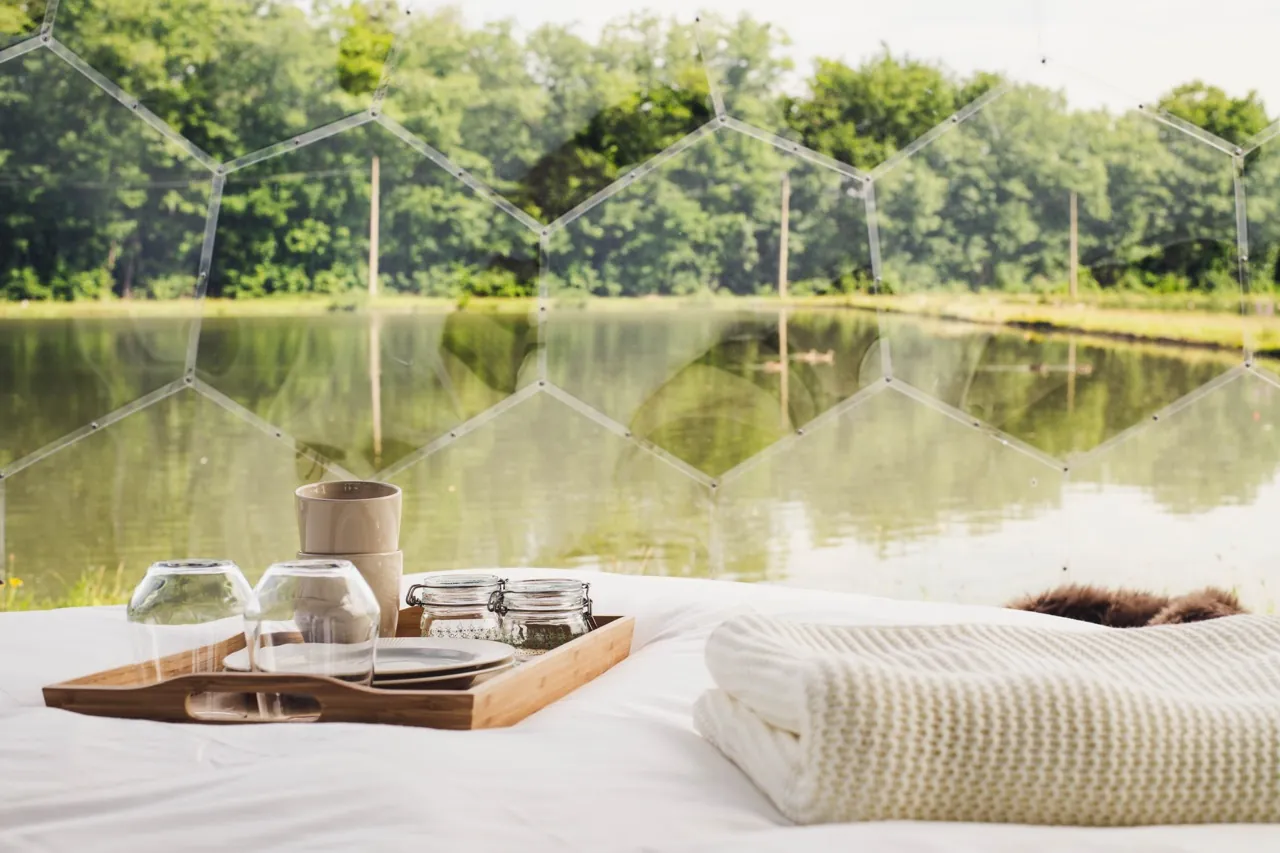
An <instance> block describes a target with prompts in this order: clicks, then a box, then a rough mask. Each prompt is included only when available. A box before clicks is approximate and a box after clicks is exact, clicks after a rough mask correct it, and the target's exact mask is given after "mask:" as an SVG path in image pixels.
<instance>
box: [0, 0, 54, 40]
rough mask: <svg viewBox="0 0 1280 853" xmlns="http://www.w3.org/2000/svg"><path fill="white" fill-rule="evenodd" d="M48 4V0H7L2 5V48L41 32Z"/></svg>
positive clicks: (0, 12)
mask: <svg viewBox="0 0 1280 853" xmlns="http://www.w3.org/2000/svg"><path fill="white" fill-rule="evenodd" d="M47 5H48V4H47V3H46V0H5V3H4V4H2V5H0V49H3V48H5V47H7V46H9V45H11V44H13V43H14V42H18V41H22V40H23V39H26V38H30V37H31V36H33V35H36V34H37V33H39V32H40V26H41V25H42V24H43V23H44V13H45V9H46V8H47Z"/></svg>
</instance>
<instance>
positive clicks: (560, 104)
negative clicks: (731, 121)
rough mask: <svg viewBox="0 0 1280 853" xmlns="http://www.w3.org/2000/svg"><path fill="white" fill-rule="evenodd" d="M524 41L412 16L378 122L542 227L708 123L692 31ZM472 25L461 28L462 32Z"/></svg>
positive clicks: (434, 8) (445, 7)
mask: <svg viewBox="0 0 1280 853" xmlns="http://www.w3.org/2000/svg"><path fill="white" fill-rule="evenodd" d="M533 17H535V18H536V19H538V20H539V21H540V23H539V25H537V26H531V27H529V28H527V29H521V28H518V27H516V26H515V25H514V24H513V22H511V21H494V22H489V23H487V25H485V26H475V25H474V24H475V23H476V22H467V21H464V19H463V17H462V14H461V10H460V9H459V8H457V7H456V6H455V5H453V4H438V3H419V4H415V5H414V8H413V14H412V15H411V16H410V18H409V23H408V26H407V28H406V30H405V33H404V36H403V39H402V41H401V43H400V46H399V56H398V60H397V63H396V70H395V75H394V78H393V81H392V84H391V87H390V89H389V91H388V95H387V100H386V102H385V105H384V109H385V110H386V112H387V115H389V116H391V117H392V118H394V119H395V120H397V121H399V122H401V123H403V124H404V126H405V127H407V128H409V129H410V130H411V131H413V132H414V133H415V134H417V135H418V136H420V137H421V138H422V139H423V140H425V141H426V142H427V143H428V144H430V145H432V146H433V147H435V148H436V149H438V150H440V151H441V152H443V153H444V154H445V155H446V156H448V157H449V158H450V159H451V160H452V161H453V162H455V163H457V164H458V165H459V166H461V167H463V168H465V169H467V170H468V171H470V172H471V173H472V174H474V175H475V176H476V177H478V178H480V179H481V180H484V181H486V182H487V183H489V184H490V185H491V186H493V187H496V188H497V189H498V190H499V191H501V192H502V193H503V194H504V195H505V196H506V197H507V198H508V199H510V200H511V201H512V202H513V203H514V204H516V206H518V207H520V208H521V209H523V210H525V211H526V212H528V213H529V214H530V215H532V216H534V217H537V218H539V219H542V220H543V221H551V220H552V219H555V218H556V217H558V216H560V215H561V214H563V213H565V212H566V211H568V210H570V209H571V208H573V207H574V206H575V205H577V204H578V203H580V202H582V201H584V200H586V199H587V198H589V197H590V196H591V195H592V194H593V193H595V192H597V191H599V190H601V189H603V188H604V187H606V186H608V185H609V184H610V183H612V182H613V181H614V180H616V179H618V178H620V177H621V176H622V175H623V174H624V173H625V172H626V171H627V170H628V169H630V168H631V167H633V166H635V165H637V164H639V163H641V162H643V161H645V160H647V159H649V158H650V157H652V156H653V155H655V154H657V153H658V152H659V151H662V150H663V149H665V148H667V147H668V146H669V145H671V144H672V143H674V142H676V141H677V140H679V139H680V138H681V137H683V136H684V135H686V134H687V133H689V132H690V131H693V130H695V129H696V128H697V127H699V126H700V125H702V124H704V123H705V122H706V121H707V120H708V119H710V118H711V116H712V106H711V101H710V96H709V92H708V87H707V78H706V74H705V73H704V71H703V69H702V66H701V63H700V62H699V60H698V55H697V47H696V41H695V38H694V33H693V28H692V22H686V23H679V22H673V21H669V20H664V19H662V18H659V17H657V16H651V15H648V16H646V15H637V16H634V17H631V18H626V17H623V18H620V19H618V20H617V21H615V22H613V23H610V24H608V25H606V26H605V27H604V29H603V31H602V32H601V33H600V35H599V38H598V39H596V38H591V39H588V38H584V37H583V36H582V35H579V33H578V32H577V30H576V29H575V28H574V27H573V26H572V25H571V22H565V23H560V22H543V18H542V15H540V14H539V15H535V16H533ZM469 23H470V24H472V25H470V26H469V25H468V24H469Z"/></svg>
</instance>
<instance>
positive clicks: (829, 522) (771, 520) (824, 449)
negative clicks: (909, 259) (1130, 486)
mask: <svg viewBox="0 0 1280 853" xmlns="http://www.w3.org/2000/svg"><path fill="white" fill-rule="evenodd" d="M1062 479H1063V476H1062V472H1061V471H1060V470H1058V469H1056V468H1053V467H1050V466H1048V465H1046V464H1045V463H1044V462H1042V461H1040V460H1038V459H1036V458H1033V457H1031V456H1029V455H1027V454H1025V453H1023V452H1021V451H1018V450H1017V449H1014V448H1011V447H1008V446H1006V445H1004V444H1002V443H1001V442H999V441H998V440H994V439H992V438H991V437H990V436H988V435H986V434H984V433H983V432H981V431H979V430H975V429H972V428H971V427H968V426H965V425H964V424H961V423H958V422H957V421H956V420H954V419H953V418H951V417H948V416H947V415H945V414H942V413H940V412H938V411H935V410H933V409H931V408H929V407H928V406H925V405H922V404H920V403H917V402H915V401H914V400H911V399H910V398H908V397H906V396H905V395H903V394H899V393H897V392H895V391H894V390H893V389H892V386H889V387H887V388H886V390H884V391H882V392H880V393H878V394H876V395H875V396H874V397H872V398H870V399H868V400H865V401H863V402H862V403H861V404H860V405H858V406H856V407H855V408H853V409H852V410H850V411H848V412H846V413H843V414H841V415H840V416H839V417H838V418H836V420H835V421H834V422H828V423H824V424H822V425H820V426H818V427H815V428H814V429H813V430H811V431H809V432H807V433H806V434H805V435H804V437H803V438H802V439H801V440H799V441H796V442H795V443H794V444H792V445H791V446H789V447H787V448H786V449H784V450H781V451H779V452H777V453H774V454H771V455H770V456H768V457H767V458H766V459H763V460H762V461H760V462H759V463H757V464H755V465H753V466H751V467H750V468H748V469H746V470H745V471H744V473H742V474H741V476H731V477H729V478H726V480H725V482H724V484H723V486H722V487H721V489H720V493H719V495H718V500H719V505H718V520H719V523H720V525H721V529H723V530H724V531H726V534H725V536H724V547H725V552H726V553H725V571H726V573H727V574H728V575H729V576H733V577H737V576H744V577H747V578H759V579H764V578H767V579H769V580H776V581H781V582H786V583H794V584H798V585H802V586H813V587H818V588H824V589H843V590H849V591H856V592H862V593H867V594H877V595H890V596H895V597H905V598H921V597H923V598H936V599H939V600H950V601H955V600H960V601H972V602H980V603H986V604H992V603H998V602H999V601H1001V600H1003V599H1004V598H1006V597H1009V596H1012V595H1015V594H1018V593H1022V592H1029V591H1035V590H1038V589H1039V588H1040V587H1043V586H1045V585H1046V584H1051V583H1054V582H1056V581H1057V580H1058V579H1059V576H1060V575H1061V574H1062V567H1063V565H1065V563H1064V560H1065V556H1066V543H1065V536H1066V529H1065V526H1064V523H1063V521H1064V519H1063V516H1062V512H1061V508H1060V499H1061V485H1062Z"/></svg>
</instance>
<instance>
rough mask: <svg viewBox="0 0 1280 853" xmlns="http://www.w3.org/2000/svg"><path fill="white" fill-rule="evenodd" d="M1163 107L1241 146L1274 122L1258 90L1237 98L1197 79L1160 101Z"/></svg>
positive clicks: (1177, 88) (1175, 89)
mask: <svg viewBox="0 0 1280 853" xmlns="http://www.w3.org/2000/svg"><path fill="white" fill-rule="evenodd" d="M1160 108H1161V109H1163V110H1165V111H1167V112H1169V113H1170V114H1172V115H1175V116H1177V117H1178V118H1180V119H1183V120H1184V121H1189V122H1191V123H1192V124H1194V125H1196V126H1197V127H1202V128H1204V129H1205V130H1207V131H1209V132H1210V133H1212V134H1215V135H1217V136H1220V137H1222V138H1223V139H1225V140H1227V141H1229V142H1235V143H1237V144H1239V143H1243V142H1245V141H1246V140H1247V139H1249V138H1250V137H1251V136H1253V135H1254V134H1256V133H1259V132H1260V131H1262V129H1263V128H1265V127H1266V126H1267V125H1269V124H1270V123H1271V120H1270V119H1269V118H1267V110H1266V106H1265V105H1264V104H1263V103H1262V98H1261V97H1260V96H1259V95H1258V93H1257V91H1256V90H1253V89H1250V90H1249V94H1247V95H1245V96H1244V97H1243V98H1233V97H1231V96H1230V95H1228V94H1227V93H1226V92H1224V91H1222V90H1221V89H1219V88H1218V87H1217V86H1210V85H1208V84H1206V83H1203V82H1202V81H1200V80H1194V81H1192V82H1190V83H1185V84H1183V85H1181V86H1178V87H1176V88H1174V89H1173V90H1172V91H1171V92H1169V93H1168V94H1166V95H1165V96H1164V97H1162V98H1161V99H1160Z"/></svg>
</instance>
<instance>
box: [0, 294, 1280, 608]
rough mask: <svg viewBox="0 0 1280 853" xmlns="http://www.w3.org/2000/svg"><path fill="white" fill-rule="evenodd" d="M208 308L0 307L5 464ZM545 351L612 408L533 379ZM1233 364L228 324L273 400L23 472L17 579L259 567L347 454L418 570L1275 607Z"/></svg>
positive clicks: (568, 380) (1252, 429)
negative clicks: (1081, 586)
mask: <svg viewBox="0 0 1280 853" xmlns="http://www.w3.org/2000/svg"><path fill="white" fill-rule="evenodd" d="M190 332H191V321H190V320H185V319H147V320H134V319H111V320H102V319H76V320H59V321H0V467H3V466H12V463H13V462H15V461H16V460H19V459H21V458H23V457H25V456H27V455H29V454H31V453H33V452H35V451H37V450H39V449H40V448H41V447H42V446H45V445H47V444H48V443H49V442H52V441H54V440H56V439H58V438H59V437H60V436H63V435H65V434H66V433H68V432H70V431H72V430H75V429H78V428H81V427H84V426H85V425H86V424H88V423H90V422H92V421H94V420H95V419H97V418H101V417H102V416H103V415H104V414H106V413H108V412H110V411H112V410H114V409H116V408H118V407H120V406H123V405H125V404H127V403H128V402H130V401H131V400H134V399H137V398H139V397H141V396H143V395H145V394H147V393H150V392H153V391H156V390H157V389H159V388H162V387H164V386H165V385H166V384H167V383H170V382H173V381H174V380H180V379H181V378H182V376H183V365H184V358H185V355H186V352H187V345H188V339H189V335H190ZM784 352H785V357H784ZM540 358H545V360H546V371H547V377H548V379H549V380H550V382H551V383H552V384H553V385H554V386H556V387H559V388H562V389H564V390H565V391H567V392H568V393H569V394H570V395H573V397H575V398H577V399H578V400H581V401H582V402H585V403H586V404H588V405H589V406H590V407H591V408H592V409H594V410H596V411H598V412H600V413H602V414H603V415H604V416H605V418H604V419H600V418H595V419H593V418H592V417H590V416H589V415H588V413H584V411H583V410H582V409H581V407H575V406H574V405H572V401H571V400H569V401H566V400H565V399H562V398H560V397H558V396H557V395H555V394H553V393H545V389H541V388H538V386H537V382H538V379H537V372H538V362H539V359H540ZM1238 363H1239V359H1238V358H1237V357H1235V356H1234V354H1230V353H1211V352H1206V351H1198V350H1180V349H1174V348H1161V347H1153V346H1147V345H1136V344H1126V343H1116V342H1106V341H1098V340H1096V339H1076V338H1072V337H1068V336H1044V335H1038V334H1030V333H1023V332H1016V331H1010V330H995V329H990V328H985V327H977V326H971V325H960V324H944V323H935V322H925V321H917V320H910V319H905V318H890V317H884V318H877V317H876V316H875V315H874V314H869V313H864V312H856V311H840V310H829V311H791V312H789V313H787V314H785V315H784V314H781V313H779V312H778V311H776V310H771V311H767V312H764V311H751V310H728V309H712V308H707V309H690V308H681V309H678V310H661V309H655V310H653V311H652V312H636V311H634V310H629V311H626V312H621V311H585V310H583V311H572V310H564V311H560V312H553V313H552V316H551V319H550V320H549V321H548V323H547V324H546V326H545V328H544V329H543V330H542V332H541V336H540V333H539V329H538V327H537V323H536V320H534V319H532V318H529V317H526V316H524V315H512V314H481V313H473V312H463V313H453V314H435V315H433V314H414V315H393V314H385V315H358V314H335V315H325V316H319V317H314V316H313V317H293V318H275V317H272V318H235V319H226V318H207V319H206V320H205V321H204V323H203V325H202V328H201V331H200V337H199V362H198V369H197V377H198V379H199V381H200V382H202V383H207V386H208V387H210V388H212V389H216V391H217V392H219V393H220V394H221V395H225V397H226V398H229V399H230V400H233V401H235V402H237V403H239V404H240V405H241V406H243V407H245V408H246V409H247V410H248V411H249V412H252V413H253V415H254V416H256V418H253V417H250V418H245V417H242V416H241V415H240V414H239V413H237V412H236V411H233V410H231V409H229V408H227V407H224V406H221V405H219V404H218V403H217V402H215V401H214V400H212V399H210V397H209V396H206V395H201V394H198V393H196V392H195V391H192V390H184V391H180V392H178V393H177V394H175V395H173V396H170V397H168V398H166V399H164V400H163V401H162V402H160V403H158V404H156V405H154V406H151V407H149V408H147V409H145V410H143V411H140V412H137V413H135V414H133V415H131V416H130V417H128V418H125V419H124V420H122V421H120V422H118V423H115V424H112V425H110V426H106V427H103V428H101V429H100V430H98V431H95V432H93V433H92V434H91V435H89V437H87V438H85V439H84V440H82V441H80V442H79V443H77V444H75V445H74V446H72V447H70V448H68V449H65V450H62V451H60V452H58V453H55V454H53V455H51V456H49V457H48V458H45V459H42V460H41V461H40V462H38V463H36V464H35V465H33V466H31V467H29V468H25V469H24V470H21V471H19V472H18V473H16V474H12V475H11V476H8V477H6V478H5V479H4V480H3V481H2V483H3V495H4V504H3V506H4V516H3V517H4V520H5V524H4V528H3V529H4V538H3V541H4V553H5V556H6V572H7V573H8V575H9V576H11V577H20V578H22V579H23V580H24V589H26V590H28V591H33V592H35V593H36V594H38V595H40V596H43V597H45V598H47V599H49V600H56V599H57V598H58V597H59V596H61V595H64V594H65V593H66V591H67V590H68V588H69V587H70V586H71V585H72V584H74V583H75V582H76V579H77V578H80V577H81V575H82V574H83V573H84V572H85V571H86V570H87V569H89V568H91V567H98V566H106V567H108V568H109V569H110V570H112V571H114V570H115V568H116V567H119V566H123V568H122V569H121V571H122V572H123V573H124V575H125V576H126V579H127V580H128V581H129V582H130V583H131V582H132V580H133V579H134V578H136V577H138V576H140V575H141V573H142V571H144V570H145V568H146V566H147V564H148V563H149V562H151V561H152V560H154V559H159V558H162V557H169V556H180V555H188V554H192V555H194V554H200V555H211V556H222V555H227V556H231V557H232V558H234V559H236V560H237V561H238V562H240V563H241V565H243V566H244V567H245V568H246V569H247V570H248V572H249V574H250V575H252V576H256V575H257V574H258V573H260V572H261V570H262V569H263V568H264V567H265V566H266V564H267V563H269V562H270V561H272V560H275V559H280V558H283V557H288V556H290V555H291V554H292V551H293V550H294V549H295V548H296V532H295V529H294V522H293V517H292V496H291V492H292V490H293V488H294V487H295V486H296V485H297V484H299V483H302V482H307V481H311V480H315V479H318V478H320V477H324V476H341V475H342V474H343V472H349V473H350V474H352V475H354V476H358V477H372V476H375V475H380V476H386V477H389V478H390V479H391V480H392V481H394V482H396V483H399V484H401V485H403V486H404V487H405V489H406V505H405V515H406V518H405V521H406V523H405V535H404V541H403V546H404V548H405V550H406V553H407V561H408V563H409V570H413V571H426V570H432V569H444V568H459V567H493V566H516V565H541V566H564V567H599V568H604V569H609V570H614V571H627V572H636V573H655V574H688V575H717V576H725V577H734V578H738V579H744V580H769V581H774V582H781V583H793V584H802V585H810V586H821V587H826V588H833V589H847V590H859V591H865V592H868V593H875V594H887V595H895V596H911V597H925V598H933V599H939V600H962V601H983V602H992V603H994V602H998V601H1000V600H1002V599H1003V598H1005V597H1006V596H1008V595H1011V594H1015V593H1018V592H1021V591H1025V590H1031V589H1037V588H1040V587H1043V586H1046V585H1048V584H1052V583H1056V582H1059V581H1061V580H1064V579H1071V580H1083V581H1106V582H1121V581H1123V582H1129V583H1133V584H1137V585H1142V586H1146V587H1154V588H1169V589H1181V588H1186V587H1187V586H1189V585H1192V584H1197V583H1206V582H1214V583H1221V584H1224V585H1228V586H1237V587H1239V588H1240V589H1241V591H1242V592H1244V593H1245V595H1246V596H1247V597H1248V598H1249V599H1250V600H1251V601H1252V602H1254V603H1255V604H1257V605H1259V606H1263V607H1265V606H1267V605H1269V604H1270V602H1271V601H1272V594H1271V592H1270V587H1269V586H1268V583H1269V581H1270V580H1271V579H1272V578H1273V577H1274V576H1275V571H1276V570H1275V569H1274V568H1273V567H1275V566H1277V565H1280V561H1277V557H1280V554H1278V553H1277V551H1280V547H1277V545H1276V544H1275V542H1276V537H1275V536H1274V534H1273V533H1272V532H1271V529H1270V528H1271V524H1272V522H1273V520H1274V519H1275V518H1277V517H1280V515H1278V514H1277V513H1278V512H1280V475H1278V469H1280V430H1277V429H1276V426H1277V424H1280V387H1277V385H1275V384H1272V382H1271V381H1270V374H1265V373H1237V374H1233V375H1230V376H1228V379H1227V380H1226V381H1223V380H1222V377H1223V376H1224V375H1226V374H1227V373H1228V371H1230V370H1231V369H1232V368H1233V367H1235V366H1236V365H1237V364H1238ZM890 370H891V371H892V376H893V378H894V380H893V382H891V383H886V382H885V381H884V377H885V375H886V372H887V371H890ZM1215 381H1217V382H1219V383H1220V384H1219V385H1217V386H1215V387H1212V388H1211V390H1209V391H1208V392H1207V393H1204V394H1203V395H1201V396H1199V397H1198V398H1195V399H1194V400H1191V401H1190V402H1189V403H1188V404H1187V405H1185V406H1183V407H1182V408H1181V409H1180V410H1178V411H1175V412H1170V413H1166V415H1165V416H1162V417H1161V418H1160V419H1153V415H1155V414H1157V413H1159V412H1161V411H1162V410H1164V409H1165V408H1166V407H1168V406H1169V405H1170V404H1172V403H1174V402H1175V401H1178V400H1180V399H1183V398H1184V397H1186V395H1188V394H1189V393H1191V392H1193V391H1195V390H1196V389H1200V388H1202V387H1203V386H1205V384H1206V383H1210V382H1215ZM530 385H533V386H534V387H535V388H536V389H537V390H538V393H533V394H532V395H531V396H528V397H527V398H526V399H523V400H522V401H521V402H520V403H519V404H517V405H515V406H513V407H511V408H510V409H509V410H507V411H505V412H503V413H502V414H501V415H500V416H499V417H496V418H493V419H491V420H486V421H484V422H482V423H480V424H479V425H475V424H474V422H473V421H472V419H473V418H476V416H477V415H480V414H481V413H483V412H486V411H487V410H489V409H490V408H491V407H492V406H494V405H495V404H498V403H500V402H502V401H503V400H506V399H507V398H509V397H511V395H513V394H516V393H517V392H520V391H521V389H524V388H526V386H530ZM530 390H531V391H532V390H534V389H530ZM526 393H528V392H526ZM215 396H216V395H215ZM257 419H261V420H257ZM975 421H976V422H977V424H978V426H977V427H975V425H974V422H975ZM268 425H270V428H268ZM472 426H474V428H470V427H472ZM274 428H279V430H281V431H282V436H281V437H280V438H277V437H276V435H275V434H274ZM993 429H994V430H999V431H1001V432H999V433H996V432H994V431H993ZM627 432H630V433H631V435H632V436H634V437H636V438H639V439H642V440H643V442H644V443H645V445H644V446H641V445H638V444H637V443H636V442H634V441H630V440H628V439H627V438H626V436H625V433H627ZM451 433H458V437H457V438H451V437H450V434H451ZM290 437H292V438H293V439H295V440H296V442H297V444H296V447H301V448H304V449H306V450H307V451H309V453H308V454H299V453H297V452H295V445H294V444H292V443H290V442H289V438H290ZM423 447H432V448H434V450H433V452H431V453H428V454H423V453H422V452H421V450H420V449H421V448H423ZM316 454H318V455H319V456H321V457H323V459H324V460H326V461H327V462H328V468H329V470H328V471H326V468H325V467H322V466H321V465H320V464H317V462H316V461H315V460H314V459H313V458H311V456H312V455H316ZM1064 469H1066V470H1064ZM712 483H714V484H715V485H714V488H712V487H711V484H712Z"/></svg>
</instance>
